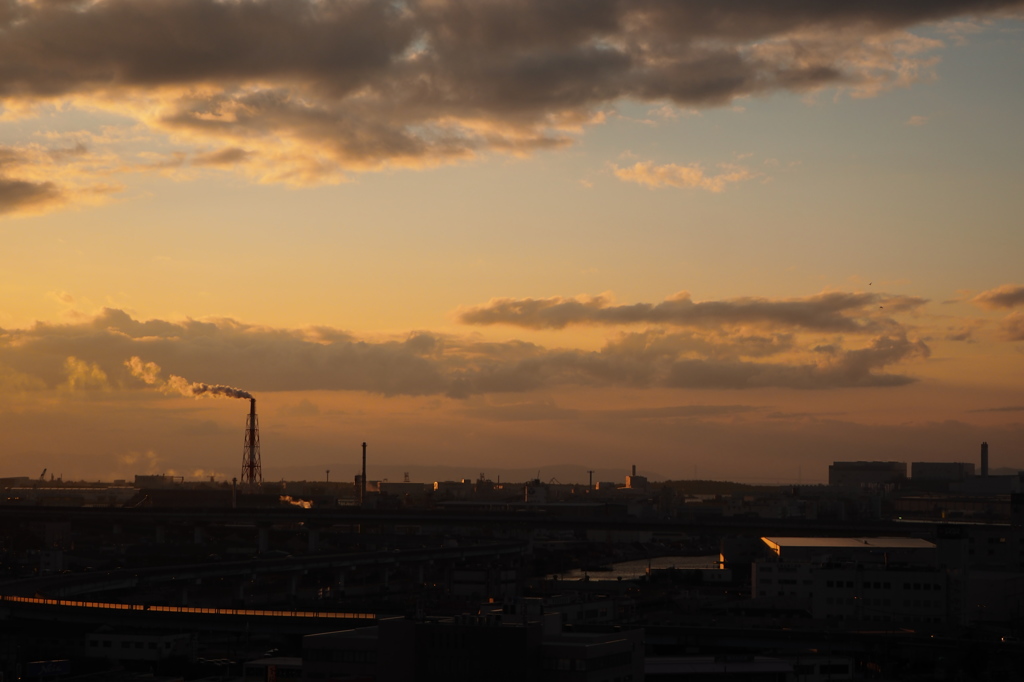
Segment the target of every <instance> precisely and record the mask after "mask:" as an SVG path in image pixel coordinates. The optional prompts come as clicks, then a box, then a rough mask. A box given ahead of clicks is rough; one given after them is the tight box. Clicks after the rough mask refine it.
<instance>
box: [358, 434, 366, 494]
mask: <svg viewBox="0 0 1024 682" xmlns="http://www.w3.org/2000/svg"><path fill="white" fill-rule="evenodd" d="M365 501H366V443H363V475H362V476H361V477H360V478H359V506H362V505H363V502H365Z"/></svg>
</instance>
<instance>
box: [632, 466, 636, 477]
mask: <svg viewBox="0 0 1024 682" xmlns="http://www.w3.org/2000/svg"><path fill="white" fill-rule="evenodd" d="M633 475H634V476H636V465H635V464H634V465H633Z"/></svg>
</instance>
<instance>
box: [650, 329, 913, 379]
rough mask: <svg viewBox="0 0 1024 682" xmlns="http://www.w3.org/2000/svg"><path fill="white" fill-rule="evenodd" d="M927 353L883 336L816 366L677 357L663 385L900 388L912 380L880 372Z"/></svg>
mask: <svg viewBox="0 0 1024 682" xmlns="http://www.w3.org/2000/svg"><path fill="white" fill-rule="evenodd" d="M929 354H930V351H929V349H928V346H926V345H925V344H924V343H923V342H921V341H913V342H912V341H909V340H908V339H907V338H906V337H897V338H894V337H888V336H883V337H880V338H878V339H875V340H874V342H873V343H872V344H871V346H870V347H868V348H863V349H858V350H847V351H842V352H838V353H834V354H833V357H830V358H828V359H827V361H825V362H821V363H817V364H796V365H793V364H782V363H765V362H758V363H754V362H744V361H736V362H717V361H702V360H681V361H679V362H676V363H674V364H673V366H672V368H671V370H670V372H669V376H668V380H667V384H668V385H669V386H673V387H676V388H731V389H741V388H765V387H782V388H796V389H825V388H862V387H869V386H871V387H881V386H903V385H906V384H909V383H913V382H914V381H915V380H914V379H913V378H912V377H908V376H904V375H898V374H886V373H882V372H880V371H879V370H881V369H882V368H884V367H887V366H889V365H893V364H896V363H898V362H901V361H903V360H905V359H909V358H913V357H923V358H926V357H928V355H929Z"/></svg>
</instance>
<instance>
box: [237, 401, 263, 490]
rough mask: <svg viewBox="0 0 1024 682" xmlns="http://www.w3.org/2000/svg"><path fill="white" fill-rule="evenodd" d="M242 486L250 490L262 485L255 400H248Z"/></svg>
mask: <svg viewBox="0 0 1024 682" xmlns="http://www.w3.org/2000/svg"><path fill="white" fill-rule="evenodd" d="M242 485H243V486H244V487H246V488H248V489H250V490H254V489H256V488H259V487H260V486H262V485H263V465H262V464H261V463H260V428H259V424H258V422H257V420H256V398H249V417H248V418H247V419H246V420H245V446H244V448H243V449H242Z"/></svg>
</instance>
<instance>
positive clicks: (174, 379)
mask: <svg viewBox="0 0 1024 682" xmlns="http://www.w3.org/2000/svg"><path fill="white" fill-rule="evenodd" d="M124 365H125V367H127V368H128V371H130V372H131V373H132V376H134V377H137V378H139V379H142V380H143V381H144V382H146V383H147V384H149V385H150V386H156V388H157V389H158V390H160V391H162V392H164V393H168V394H180V395H187V396H192V397H195V398H199V397H201V396H223V397H225V398H252V397H253V396H252V394H251V393H249V392H248V391H243V390H242V389H240V388H232V387H231V386H221V385H218V384H212V385H211V384H204V383H202V382H194V381H189V380H188V379H186V378H184V377H179V376H177V375H174V374H172V375H170V377H168V378H167V380H166V381H165V380H164V379H162V378H161V376H160V365H158V364H156V363H155V362H145V361H143V360H142V358H140V357H138V356H137V355H133V356H132V357H131V358H130V359H128V360H125V363H124Z"/></svg>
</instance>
